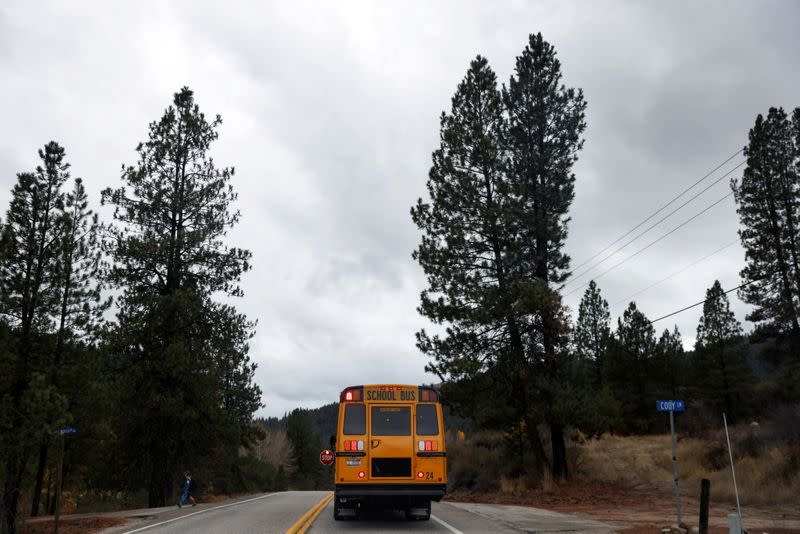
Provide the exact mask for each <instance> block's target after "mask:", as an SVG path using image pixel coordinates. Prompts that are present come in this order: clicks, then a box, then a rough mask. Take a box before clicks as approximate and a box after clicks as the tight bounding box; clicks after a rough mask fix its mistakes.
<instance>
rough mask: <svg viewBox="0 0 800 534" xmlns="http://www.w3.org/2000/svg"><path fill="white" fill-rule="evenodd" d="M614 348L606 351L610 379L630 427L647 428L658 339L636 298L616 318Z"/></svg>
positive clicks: (652, 393) (651, 417)
mask: <svg viewBox="0 0 800 534" xmlns="http://www.w3.org/2000/svg"><path fill="white" fill-rule="evenodd" d="M615 335H616V338H617V342H616V343H615V344H614V347H615V349H616V350H615V351H613V353H611V354H609V360H610V361H609V362H608V367H609V370H610V376H609V381H610V383H611V385H612V387H613V390H614V391H615V394H616V395H617V396H618V398H619V399H620V401H621V402H622V411H623V414H624V417H625V420H626V421H627V422H628V424H629V425H630V428H631V429H632V430H634V431H636V432H647V431H648V430H650V427H651V424H652V421H653V416H652V411H653V410H652V408H653V405H654V403H655V401H656V397H655V394H654V392H655V389H656V388H655V383H654V376H656V373H657V372H658V371H659V369H658V368H657V366H656V355H657V343H656V338H655V330H654V329H653V325H652V324H651V323H650V321H649V320H648V319H647V317H646V316H645V315H644V314H643V313H642V312H641V311H639V309H638V308H637V307H636V303H635V302H631V303H630V304H629V305H628V308H627V309H626V310H625V312H624V313H623V314H622V317H621V318H619V319H618V320H617V331H616V333H615Z"/></svg>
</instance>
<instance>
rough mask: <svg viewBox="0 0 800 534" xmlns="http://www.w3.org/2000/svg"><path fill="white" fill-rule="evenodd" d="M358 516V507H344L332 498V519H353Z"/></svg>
mask: <svg viewBox="0 0 800 534" xmlns="http://www.w3.org/2000/svg"><path fill="white" fill-rule="evenodd" d="M356 517H358V509H357V508H345V507H344V506H341V505H340V504H338V503H336V501H335V500H334V503H333V519H334V521H343V520H345V519H355V518H356Z"/></svg>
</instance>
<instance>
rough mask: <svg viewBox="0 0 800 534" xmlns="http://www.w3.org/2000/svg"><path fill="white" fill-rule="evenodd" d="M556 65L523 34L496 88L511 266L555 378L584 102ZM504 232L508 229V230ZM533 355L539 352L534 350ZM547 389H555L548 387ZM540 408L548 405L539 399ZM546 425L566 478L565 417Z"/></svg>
mask: <svg viewBox="0 0 800 534" xmlns="http://www.w3.org/2000/svg"><path fill="white" fill-rule="evenodd" d="M561 77H562V74H561V62H560V61H559V60H558V59H557V58H556V51H555V48H554V47H553V46H552V45H551V44H550V43H548V42H547V41H545V40H544V38H543V37H542V34H541V33H538V34H536V35H530V37H529V40H528V45H527V46H526V47H525V49H524V50H523V51H522V54H520V55H519V56H518V57H517V61H516V66H515V69H514V75H513V76H511V79H510V80H509V84H508V87H507V88H505V87H504V88H503V103H504V105H505V108H506V112H507V115H508V148H509V152H510V166H509V179H510V180H509V181H510V184H511V188H512V191H513V193H514V195H515V196H516V197H517V198H518V199H519V202H520V206H519V208H520V211H519V212H518V214H519V216H520V219H521V220H520V221H519V222H518V226H517V231H518V232H519V234H520V237H521V238H522V242H523V243H524V249H523V251H522V255H521V258H520V260H521V261H520V263H518V264H517V265H516V266H515V267H516V269H517V270H518V271H519V273H520V277H521V278H522V279H524V280H530V281H533V280H535V281H538V282H539V284H541V286H542V288H541V289H539V290H538V291H537V292H536V293H535V294H534V295H535V298H534V299H532V302H531V307H532V309H531V312H533V313H535V314H537V315H538V316H539V317H540V321H537V326H538V332H539V335H540V337H541V339H540V341H539V342H538V343H537V344H536V346H537V347H538V346H541V351H540V353H539V354H538V355H537V356H538V359H539V360H540V361H541V363H542V366H543V371H544V373H545V374H546V376H547V377H548V378H549V379H550V380H551V381H553V382H555V383H556V384H557V382H559V379H558V376H559V372H560V370H559V367H560V365H559V362H558V361H557V358H556V354H557V352H558V345H559V340H560V339H563V338H564V336H563V332H564V330H565V329H566V325H565V324H564V322H563V321H561V320H560V316H561V315H562V313H561V310H562V306H561V302H560V300H561V297H560V295H559V294H558V290H559V289H560V287H561V284H562V283H563V282H564V281H565V280H566V279H567V277H568V276H569V272H568V269H569V260H570V258H569V256H567V255H566V254H565V253H564V252H563V248H564V241H565V239H566V237H567V223H568V222H569V217H568V212H569V208H570V205H571V204H572V200H573V198H574V196H575V192H574V184H575V175H574V174H573V172H572V166H573V165H574V164H575V162H576V161H577V159H578V151H580V149H581V148H582V146H583V139H582V137H581V135H582V134H583V131H584V130H585V129H586V121H585V109H586V101H585V100H584V98H583V91H582V90H581V89H578V90H575V89H573V88H566V87H565V86H564V85H563V84H561ZM509 230H511V229H509ZM535 350H536V351H537V352H539V349H538V348H537V349H535ZM554 389H556V390H557V389H558V385H555V388H554ZM543 400H544V405H545V406H546V405H548V404H550V403H549V402H548V400H549V399H547V398H545V399H543ZM546 417H547V419H548V423H549V425H550V435H551V444H552V456H553V466H552V468H553V476H554V478H556V479H558V478H562V477H565V476H567V474H568V473H567V463H566V448H565V444H564V435H563V428H564V425H565V424H566V423H567V422H568V421H566V420H564V419H562V418H560V417H556V416H555V414H549V415H547V416H546Z"/></svg>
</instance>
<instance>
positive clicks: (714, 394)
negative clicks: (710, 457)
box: [692, 280, 752, 420]
mask: <svg viewBox="0 0 800 534" xmlns="http://www.w3.org/2000/svg"><path fill="white" fill-rule="evenodd" d="M742 336H743V333H742V326H741V325H740V324H739V321H737V320H736V316H735V315H734V314H733V312H732V311H731V306H730V301H729V300H728V295H726V294H725V291H724V290H723V289H722V285H721V284H720V283H719V280H715V281H714V284H713V285H712V286H711V287H710V288H709V289H708V290H707V291H706V300H705V302H704V303H703V315H702V317H700V322H699V324H698V325H697V341H696V342H695V347H694V357H693V359H692V366H693V369H694V384H695V386H696V387H697V388H698V396H700V397H701V398H702V399H704V400H705V401H706V402H707V403H709V404H710V405H711V407H712V408H714V409H716V410H718V411H725V412H726V413H727V415H728V418H730V419H731V420H735V419H736V418H737V416H739V415H741V413H742V412H743V404H744V403H743V399H742V397H741V392H742V391H743V390H746V389H747V387H748V386H749V385H750V384H751V381H752V373H751V371H750V367H749V366H748V364H747V360H746V357H745V352H744V347H743V346H742Z"/></svg>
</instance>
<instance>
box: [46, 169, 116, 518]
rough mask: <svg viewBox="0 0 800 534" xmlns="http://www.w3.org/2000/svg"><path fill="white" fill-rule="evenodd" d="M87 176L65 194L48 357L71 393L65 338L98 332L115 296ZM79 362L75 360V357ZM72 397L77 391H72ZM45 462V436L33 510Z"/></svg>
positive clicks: (64, 389)
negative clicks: (102, 280) (104, 285)
mask: <svg viewBox="0 0 800 534" xmlns="http://www.w3.org/2000/svg"><path fill="white" fill-rule="evenodd" d="M88 206H89V203H88V200H87V197H86V190H85V188H84V186H83V181H82V180H81V179H80V178H75V179H74V183H73V190H72V191H71V192H69V193H67V194H66V195H65V200H64V212H63V214H62V216H61V217H60V220H59V221H58V224H59V227H60V229H59V235H60V241H59V243H58V256H57V260H56V264H55V276H56V278H55V282H56V293H57V299H58V304H57V307H58V309H57V311H56V314H55V321H56V323H57V326H56V346H55V349H54V351H53V356H52V358H51V360H50V361H49V362H48V364H49V365H51V366H52V371H51V375H52V377H51V381H52V382H53V383H54V384H55V385H56V386H57V387H58V389H59V391H61V392H62V393H67V389H69V388H70V386H71V383H73V382H74V381H65V380H62V379H61V375H62V371H63V369H62V360H63V358H64V353H65V350H66V348H65V345H66V344H67V343H70V342H72V343H75V342H80V341H84V340H86V339H88V338H89V337H96V334H97V329H98V328H99V325H100V324H101V322H102V316H103V313H104V312H105V311H106V310H107V309H108V308H109V306H110V305H111V300H110V299H106V300H103V299H102V298H101V287H100V284H99V277H100V267H101V250H100V243H99V232H100V225H99V223H98V220H97V215H96V214H94V213H92V211H91V210H90V209H89V208H88ZM72 363H73V364H74V363H77V362H72ZM69 393H71V395H68V396H69V397H70V398H75V397H76V396H78V392H76V391H71V392H69ZM46 463H47V438H46V437H45V438H44V440H43V442H42V443H41V445H40V446H39V463H38V467H37V469H36V479H35V483H34V491H33V497H32V499H31V515H32V516H34V517H35V516H36V515H38V513H39V501H40V497H41V490H42V483H43V481H44V471H45V467H46Z"/></svg>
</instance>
